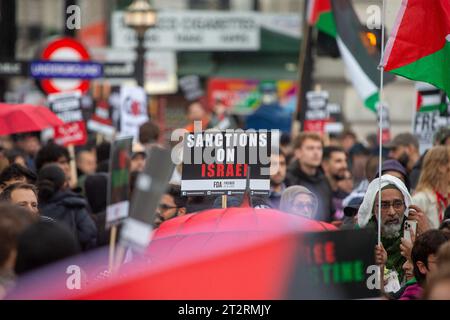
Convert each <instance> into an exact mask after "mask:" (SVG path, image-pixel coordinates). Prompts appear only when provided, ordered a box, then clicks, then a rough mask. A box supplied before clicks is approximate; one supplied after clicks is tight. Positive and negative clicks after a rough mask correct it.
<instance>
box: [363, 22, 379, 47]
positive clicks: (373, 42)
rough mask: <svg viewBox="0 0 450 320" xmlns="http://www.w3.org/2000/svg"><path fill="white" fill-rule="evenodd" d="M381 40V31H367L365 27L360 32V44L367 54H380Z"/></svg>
mask: <svg viewBox="0 0 450 320" xmlns="http://www.w3.org/2000/svg"><path fill="white" fill-rule="evenodd" d="M381 39H382V30H381V29H369V28H367V27H364V28H363V30H362V32H361V40H362V43H363V44H364V46H365V47H366V49H367V51H368V52H369V53H374V52H375V51H378V52H381V44H382V41H381Z"/></svg>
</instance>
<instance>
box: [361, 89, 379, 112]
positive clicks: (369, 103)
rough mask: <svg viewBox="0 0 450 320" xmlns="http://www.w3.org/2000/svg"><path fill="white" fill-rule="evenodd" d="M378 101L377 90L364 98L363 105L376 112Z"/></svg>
mask: <svg viewBox="0 0 450 320" xmlns="http://www.w3.org/2000/svg"><path fill="white" fill-rule="evenodd" d="M378 101H380V95H379V93H378V92H376V93H374V94H373V95H371V96H370V97H368V98H367V99H366V100H364V105H365V106H366V107H367V108H369V109H370V110H372V111H373V112H377V103H378Z"/></svg>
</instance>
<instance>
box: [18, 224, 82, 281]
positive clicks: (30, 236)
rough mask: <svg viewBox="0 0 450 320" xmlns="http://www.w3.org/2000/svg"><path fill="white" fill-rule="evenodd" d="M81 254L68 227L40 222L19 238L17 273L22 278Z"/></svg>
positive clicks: (27, 229) (26, 230)
mask: <svg viewBox="0 0 450 320" xmlns="http://www.w3.org/2000/svg"><path fill="white" fill-rule="evenodd" d="M79 252H80V248H79V246H78V243H77V241H76V240H75V238H74V236H73V234H72V233H71V232H70V230H68V229H67V227H66V226H64V225H62V224H60V223H58V222H54V221H53V222H52V221H40V222H37V223H35V224H33V225H31V226H29V227H28V228H26V229H25V230H24V231H23V232H22V234H21V235H20V236H19V239H18V241H17V259H16V266H15V272H16V273H17V275H19V276H20V275H23V274H24V273H27V272H30V271H33V270H35V269H38V268H40V267H44V266H46V265H48V264H50V263H54V262H57V261H60V260H62V259H65V258H69V257H71V256H74V255H76V254H78V253H79Z"/></svg>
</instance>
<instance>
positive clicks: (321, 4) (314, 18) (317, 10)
mask: <svg viewBox="0 0 450 320" xmlns="http://www.w3.org/2000/svg"><path fill="white" fill-rule="evenodd" d="M308 22H309V24H310V25H311V26H315V27H316V28H317V29H318V30H320V31H322V32H324V33H326V34H328V35H329V36H331V37H333V38H336V23H334V17H333V12H332V11H331V2H330V0H310V1H309V3H308Z"/></svg>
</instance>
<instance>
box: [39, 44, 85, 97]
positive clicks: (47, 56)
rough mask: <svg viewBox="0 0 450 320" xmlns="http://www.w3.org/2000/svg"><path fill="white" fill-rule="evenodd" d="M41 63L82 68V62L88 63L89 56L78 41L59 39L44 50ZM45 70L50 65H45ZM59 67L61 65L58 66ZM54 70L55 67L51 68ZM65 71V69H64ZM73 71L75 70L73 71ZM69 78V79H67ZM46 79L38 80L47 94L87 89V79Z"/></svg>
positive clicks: (50, 66)
mask: <svg viewBox="0 0 450 320" xmlns="http://www.w3.org/2000/svg"><path fill="white" fill-rule="evenodd" d="M41 59H42V61H48V62H51V61H58V62H65V61H67V62H70V65H69V66H68V67H71V68H73V66H74V63H75V65H77V64H78V65H79V66H83V65H84V64H83V61H85V62H89V60H90V56H89V53H88V51H87V50H86V48H85V47H84V46H83V45H82V44H81V43H80V42H78V41H76V40H74V39H72V38H60V39H57V40H55V41H52V42H51V43H50V44H48V45H47V47H45V48H44V50H43V52H42V54H41ZM47 68H52V65H51V64H47ZM59 68H64V67H61V64H60V65H59ZM53 69H55V66H53ZM65 69H66V70H68V69H67V67H66V68H65ZM73 70H75V69H73ZM68 78H69V77H68ZM68 78H65V79H62V78H46V79H42V80H40V82H41V86H42V89H43V90H44V91H45V92H46V93H47V94H51V93H58V92H64V91H75V90H81V91H82V92H86V91H87V90H88V89H89V79H82V78H75V77H74V78H73V79H68Z"/></svg>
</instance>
